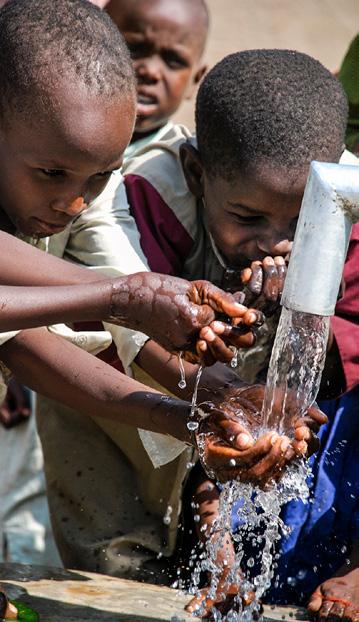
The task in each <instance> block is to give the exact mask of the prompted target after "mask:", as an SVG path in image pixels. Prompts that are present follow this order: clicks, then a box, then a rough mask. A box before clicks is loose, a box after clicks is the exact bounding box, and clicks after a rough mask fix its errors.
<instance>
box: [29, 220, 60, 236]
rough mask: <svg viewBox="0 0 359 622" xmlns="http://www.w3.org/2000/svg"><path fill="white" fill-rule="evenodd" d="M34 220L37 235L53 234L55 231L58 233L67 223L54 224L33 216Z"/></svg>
mask: <svg viewBox="0 0 359 622" xmlns="http://www.w3.org/2000/svg"><path fill="white" fill-rule="evenodd" d="M33 220H34V221H36V228H37V231H36V233H37V234H39V235H54V234H55V233H60V232H61V231H63V230H64V229H65V228H66V226H67V225H55V224H52V223H48V222H45V221H44V220H40V219H39V218H34V219H33Z"/></svg>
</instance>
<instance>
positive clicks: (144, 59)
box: [106, 0, 206, 138]
mask: <svg viewBox="0 0 359 622" xmlns="http://www.w3.org/2000/svg"><path fill="white" fill-rule="evenodd" d="M106 11H107V12H108V13H109V15H110V16H111V18H112V19H113V20H114V22H115V23H116V24H117V26H118V28H119V30H120V31H121V32H122V34H123V35H124V37H125V39H126V42H127V45H128V47H129V49H130V52H131V56H132V59H133V64H134V69H135V72H136V76H137V82H138V86H137V91H138V105H137V121H136V127H135V138H139V137H140V136H137V135H144V134H146V133H147V132H152V131H153V130H155V129H156V128H159V127H161V126H163V125H165V124H166V123H167V121H168V119H169V117H171V116H172V115H173V114H174V113H175V111H176V110H177V108H178V107H179V105H180V103H181V101H182V99H184V98H190V97H191V95H192V93H193V90H194V87H195V85H196V84H197V83H198V82H199V81H200V79H201V78H202V76H203V74H204V72H205V66H204V65H203V64H202V63H201V55H202V50H203V46H204V41H205V36H206V23H205V17H204V15H203V12H202V10H201V9H199V8H198V6H196V3H194V4H192V3H191V2H189V1H188V0H186V1H185V2H182V1H181V0H155V1H154V0H139V1H136V2H133V0H111V1H110V2H109V3H108V4H107V6H106Z"/></svg>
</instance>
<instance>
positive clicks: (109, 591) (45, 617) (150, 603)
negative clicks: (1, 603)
mask: <svg viewBox="0 0 359 622" xmlns="http://www.w3.org/2000/svg"><path fill="white" fill-rule="evenodd" d="M0 581H1V583H2V584H3V585H4V587H5V589H6V590H7V592H8V595H9V597H10V598H20V599H21V600H22V601H23V602H25V603H27V604H28V605H29V606H31V607H33V608H34V609H36V611H37V612H38V613H39V615H40V620H41V622H64V620H66V622H160V621H163V622H171V621H172V622H174V620H175V621H176V622H194V621H195V620H198V618H195V617H193V616H190V615H188V614H186V613H185V612H184V606H185V605H186V603H187V602H188V600H189V599H188V596H187V595H186V594H183V593H181V592H179V591H177V590H172V589H169V588H166V587H159V586H156V585H148V584H145V583H141V584H140V583H136V582H134V581H125V580H123V579H116V578H114V577H108V576H104V575H99V574H93V573H90V572H78V571H73V570H62V569H58V568H45V567H42V566H27V565H20V564H0ZM264 615H265V620H268V621H270V620H274V621H276V622H277V621H278V622H279V621H284V620H286V621H287V622H296V620H306V619H307V618H306V616H305V613H304V612H303V610H298V609H293V608H290V607H279V608H277V607H275V608H270V607H266V608H265V612H264Z"/></svg>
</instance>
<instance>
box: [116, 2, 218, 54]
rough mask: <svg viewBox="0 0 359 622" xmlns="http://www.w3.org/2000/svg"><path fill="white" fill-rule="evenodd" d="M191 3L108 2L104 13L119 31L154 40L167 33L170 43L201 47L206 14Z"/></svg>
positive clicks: (198, 4)
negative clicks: (141, 34)
mask: <svg viewBox="0 0 359 622" xmlns="http://www.w3.org/2000/svg"><path fill="white" fill-rule="evenodd" d="M201 7H202V5H201V4H200V3H198V2H196V1H194V2H192V0H111V1H110V3H109V4H108V5H107V6H106V10H107V11H108V13H109V14H110V16H111V18H112V19H113V20H114V21H115V22H116V24H117V25H118V27H119V29H120V30H123V31H126V30H131V31H133V32H141V33H143V34H146V35H150V36H154V37H155V36H156V35H158V34H162V32H163V31H166V33H168V35H169V37H170V38H171V43H172V44H175V43H178V44H183V45H191V46H192V47H194V48H198V50H199V53H200V52H202V49H203V47H204V43H205V39H206V34H207V14H206V13H205V12H204V10H203V8H201Z"/></svg>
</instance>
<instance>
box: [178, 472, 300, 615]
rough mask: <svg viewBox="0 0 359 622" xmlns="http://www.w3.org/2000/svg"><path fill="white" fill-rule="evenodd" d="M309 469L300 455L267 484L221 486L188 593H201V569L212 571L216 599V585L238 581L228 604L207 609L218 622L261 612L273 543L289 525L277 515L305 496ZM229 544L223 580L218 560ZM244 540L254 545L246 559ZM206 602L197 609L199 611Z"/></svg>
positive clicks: (225, 587) (223, 587)
mask: <svg viewBox="0 0 359 622" xmlns="http://www.w3.org/2000/svg"><path fill="white" fill-rule="evenodd" d="M308 474H309V469H308V467H307V466H306V465H305V463H304V461H299V460H298V461H297V462H296V463H294V464H293V465H292V468H291V469H288V470H287V472H286V473H285V475H284V476H283V478H282V480H281V481H280V482H278V483H275V484H273V485H272V486H271V488H270V489H268V490H265V491H264V490H261V489H259V488H255V487H253V486H252V485H250V484H242V483H240V482H238V481H231V482H227V483H226V484H225V485H224V486H223V489H222V491H221V495H220V509H219V516H218V518H217V519H216V521H215V522H214V524H213V526H212V528H211V533H210V536H209V538H208V540H207V541H206V544H205V545H202V548H201V551H200V554H199V555H198V556H197V563H196V565H195V568H194V571H193V574H192V587H191V588H190V593H191V594H193V595H197V596H198V595H199V593H200V581H201V577H202V576H203V573H209V574H210V577H211V581H210V586H209V592H208V596H207V598H208V599H215V598H216V594H218V589H219V588H220V591H221V592H223V594H224V593H226V591H227V590H228V589H229V587H230V586H231V585H236V586H237V592H238V593H237V595H236V596H234V597H233V599H232V602H231V603H230V607H229V610H228V611H226V613H221V612H220V611H219V610H218V609H217V608H216V607H213V608H212V610H211V614H212V616H213V620H216V621H217V622H222V621H226V622H250V621H252V620H253V619H258V618H260V617H261V616H260V610H261V605H260V598H261V597H262V596H263V595H264V593H265V592H266V590H267V589H268V588H269V586H270V584H271V581H272V579H273V577H274V575H275V566H276V564H275V555H274V547H275V543H276V542H277V541H278V540H279V539H280V538H281V537H282V535H283V534H284V535H285V534H288V533H289V529H288V528H287V527H286V526H285V525H284V523H283V521H282V519H281V518H280V511H281V507H282V506H283V505H284V504H285V503H288V502H289V501H291V500H292V499H296V498H298V497H300V498H301V499H302V500H303V501H305V502H306V501H307V499H308V486H307V483H306V480H307V477H308ZM239 500H240V504H239V508H238V517H239V520H240V523H241V527H240V529H239V530H238V531H237V532H236V533H234V534H232V529H231V525H232V512H233V506H234V505H235V504H237V506H238V501H239ZM229 539H230V542H231V543H232V546H233V554H234V561H233V560H232V564H231V568H230V571H229V573H228V574H227V576H226V578H225V580H223V573H224V572H226V571H227V568H226V566H227V564H226V563H225V561H224V562H223V561H222V562H220V563H219V562H218V556H219V554H220V552H221V550H222V551H223V547H224V546H228V540H229ZM248 542H250V543H251V545H252V553H251V557H249V558H248V559H246V557H245V549H246V547H247V546H248ZM251 593H254V598H253V600H252V602H251V603H250V604H244V603H245V602H246V601H247V599H248V596H249V594H251ZM204 612H205V603H203V604H202V606H200V607H199V608H198V609H197V611H196V616H198V617H202V616H203V614H204Z"/></svg>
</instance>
